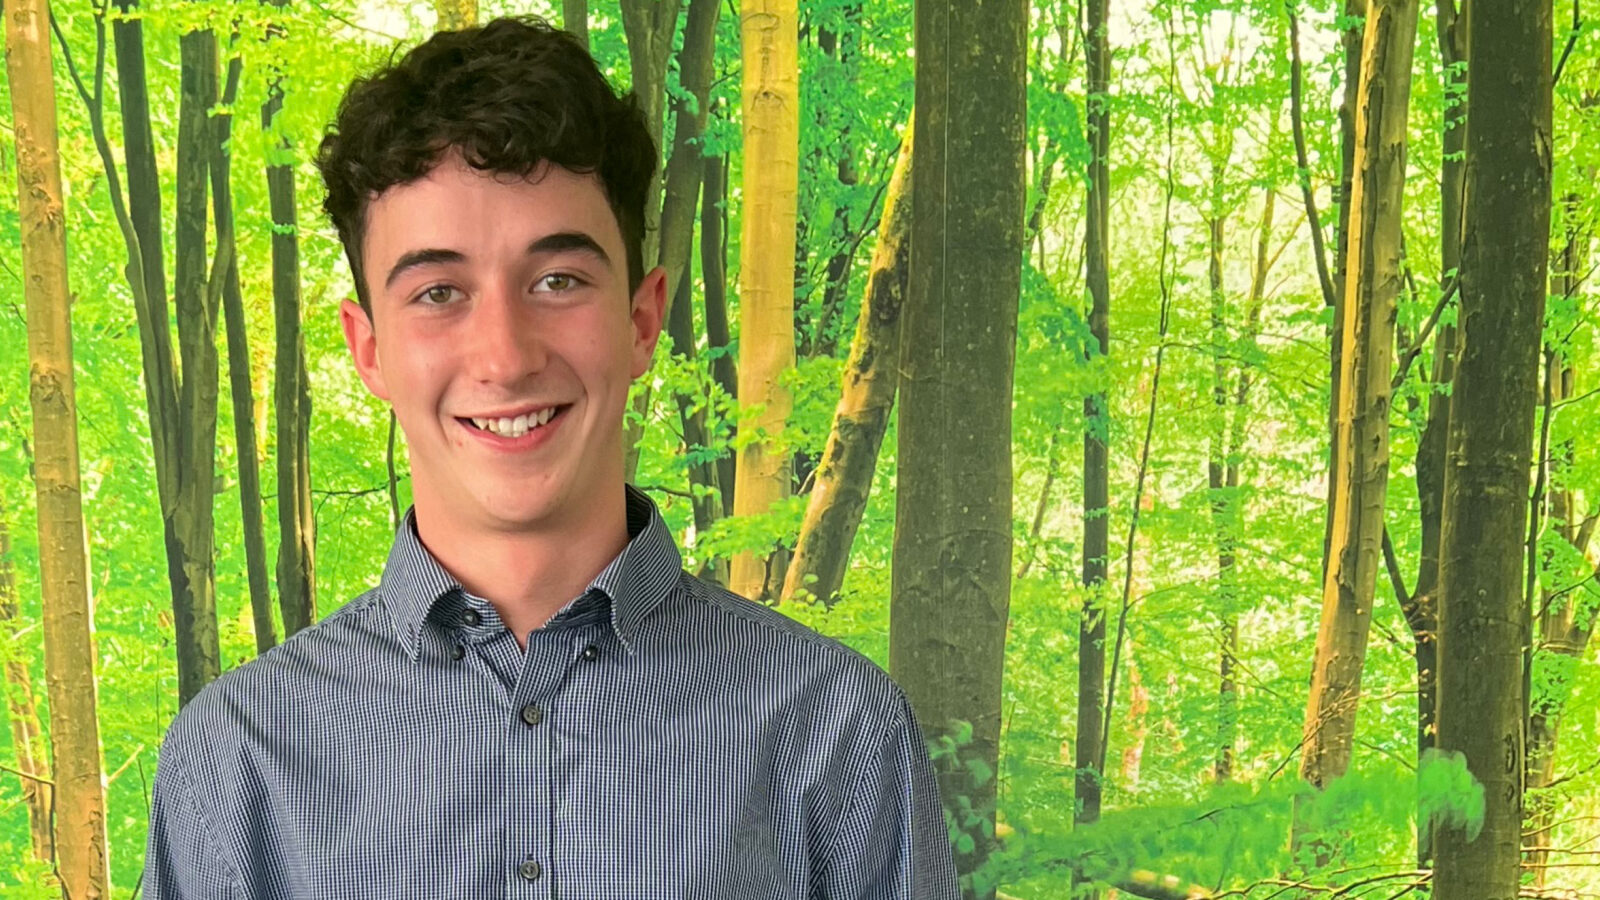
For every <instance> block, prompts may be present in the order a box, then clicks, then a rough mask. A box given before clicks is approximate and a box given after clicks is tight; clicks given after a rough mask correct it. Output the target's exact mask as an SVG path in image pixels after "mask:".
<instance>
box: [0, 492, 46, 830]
mask: <svg viewBox="0 0 1600 900" xmlns="http://www.w3.org/2000/svg"><path fill="white" fill-rule="evenodd" d="M9 527H10V522H9V521H8V520H7V517H6V512H5V510H4V509H0V664H3V665H4V682H3V684H4V686H5V691H6V696H7V697H8V700H7V703H6V713H7V717H8V718H9V720H10V722H11V746H12V747H14V748H15V749H16V756H17V771H18V773H20V774H19V775H18V779H19V781H20V782H21V786H22V802H23V805H24V806H26V807H27V808H28V836H29V841H28V843H29V846H30V847H32V848H33V856H34V858H35V859H38V860H41V861H43V862H49V861H51V860H52V859H54V858H55V838H54V836H53V835H52V834H51V830H50V808H51V806H52V804H53V803H54V802H55V801H54V799H53V798H52V797H51V792H52V791H53V790H54V789H55V788H54V785H53V784H52V783H51V781H50V765H49V756H48V754H49V748H48V746H47V745H46V741H45V735H44V728H43V727H42V725H41V723H40V722H39V710H38V708H37V707H36V706H35V705H34V702H33V678H32V676H30V675H29V674H28V661H27V660H26V659H25V658H23V657H22V656H21V655H20V654H19V653H18V652H17V651H16V650H14V649H13V648H15V647H17V646H18V643H19V642H18V638H19V636H20V634H21V631H22V622H21V620H20V619H19V618H18V606H19V603H18V598H17V581H16V576H15V570H14V569H13V568H12V565H11V532H10V530H9Z"/></svg>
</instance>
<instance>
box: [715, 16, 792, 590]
mask: <svg viewBox="0 0 1600 900" xmlns="http://www.w3.org/2000/svg"><path fill="white" fill-rule="evenodd" d="M739 23H740V33H741V37H742V40H743V45H742V51H741V56H742V58H743V85H742V93H743V107H744V121H743V126H744V211H743V214H742V216H741V231H740V241H739V248H740V249H739V254H740V265H739V403H740V405H741V406H743V407H746V408H750V407H754V408H756V409H757V410H758V411H757V412H756V413H754V414H753V415H749V416H741V417H740V421H739V438H738V440H739V442H740V444H741V445H742V447H741V449H740V450H739V451H738V460H737V469H736V471H735V480H734V496H733V514H734V515H735V516H753V515H761V514H763V513H766V512H768V511H769V510H770V509H771V508H772V506H773V504H775V503H778V502H779V501H782V500H784V499H785V498H787V497H788V496H789V490H790V484H789V482H790V477H791V476H790V465H791V459H790V453H789V450H788V448H787V447H786V446H785V444H784V435H783V430H784V425H785V423H786V422H787V421H788V418H789V409H790V406H791V404H792V402H793V401H792V398H791V397H790V395H789V388H788V387H787V386H785V385H784V384H783V383H782V378H783V373H784V372H785V371H786V370H788V369H791V368H793V367H794V284H793V283H792V281H791V277H792V275H793V273H792V272H791V270H790V266H791V265H792V263H793V260H794V245H795V205H796V203H797V202H798V198H797V196H796V195H797V193H798V191H799V178H800V175H799V158H800V84H799V79H800V70H799V52H800V51H799V36H798V31H797V29H798V27H799V14H798V11H797V8H796V0H742V2H741V5H740V8H739ZM782 570H783V552H782V550H781V549H779V548H777V547H772V548H765V549H757V550H749V551H745V552H743V553H738V554H736V555H735V556H734V558H733V565H732V566H731V569H730V573H729V586H730V588H731V589H732V590H733V591H734V593H737V594H742V595H744V596H746V597H751V598H756V599H762V600H767V601H771V600H775V599H777V595H778V592H779V590H780V589H781V588H782V586H783V571H782Z"/></svg>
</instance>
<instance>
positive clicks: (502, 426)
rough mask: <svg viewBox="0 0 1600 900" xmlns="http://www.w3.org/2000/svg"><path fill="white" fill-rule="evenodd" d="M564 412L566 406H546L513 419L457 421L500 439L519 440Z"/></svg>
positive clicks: (458, 419) (472, 418) (466, 419)
mask: <svg viewBox="0 0 1600 900" xmlns="http://www.w3.org/2000/svg"><path fill="white" fill-rule="evenodd" d="M566 411H567V406H547V407H545V408H544V409H541V410H539V411H537V412H533V413H528V414H526V415H521V416H516V417H515V418H506V417H501V418H498V419H485V418H477V417H470V418H461V417H459V416H458V417H457V421H459V422H462V423H464V424H466V425H467V426H469V427H471V428H476V429H477V430H479V431H487V432H488V433H490V434H494V435H499V436H500V437H506V438H519V437H522V436H523V435H525V434H527V433H528V432H530V431H534V430H536V429H539V428H542V427H544V426H545V425H547V424H548V423H549V422H550V421H551V420H552V419H554V418H556V417H557V416H560V415H561V414H562V413H564V412H566Z"/></svg>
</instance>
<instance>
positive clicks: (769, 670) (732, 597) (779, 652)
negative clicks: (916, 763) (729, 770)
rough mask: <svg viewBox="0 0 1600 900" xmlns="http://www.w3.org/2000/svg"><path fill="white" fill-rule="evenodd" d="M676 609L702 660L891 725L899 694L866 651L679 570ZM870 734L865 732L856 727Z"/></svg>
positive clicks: (877, 726)
mask: <svg viewBox="0 0 1600 900" xmlns="http://www.w3.org/2000/svg"><path fill="white" fill-rule="evenodd" d="M677 594H678V596H679V597H680V598H681V601H680V603H679V604H676V606H677V607H678V608H677V609H674V610H671V611H670V612H669V617H671V618H678V619H681V620H682V622H683V624H684V625H685V626H686V629H685V635H686V637H687V638H688V639H690V640H692V641H694V642H695V644H696V646H697V648H698V652H697V653H696V654H695V656H697V657H698V658H700V659H701V660H703V661H704V662H705V665H707V666H710V667H712V668H713V669H715V670H718V671H719V672H723V673H725V674H727V675H728V676H730V677H733V678H737V679H744V680H747V681H750V682H753V683H754V684H755V686H756V689H758V690H760V689H764V690H767V691H770V692H773V693H776V694H780V695H795V696H801V697H805V698H807V699H810V700H813V701H815V702H817V703H825V704H828V705H829V706H830V707H833V708H834V710H835V712H836V713H847V714H848V715H849V718H851V719H855V720H856V721H857V723H858V724H859V725H860V726H861V727H862V729H863V730H864V731H866V732H869V733H870V732H876V733H878V734H882V733H883V732H885V731H887V730H889V729H892V728H894V727H897V726H898V725H900V724H901V720H902V719H903V718H904V710H905V709H906V702H905V694H904V692H903V691H902V690H901V688H900V686H899V685H898V684H896V683H895V682H894V680H893V679H892V678H890V677H889V673H888V672H885V671H884V670H883V668H882V667H881V666H879V665H878V664H877V663H876V662H874V661H873V660H872V659H871V658H869V657H868V656H866V655H865V654H864V653H862V652H860V651H859V650H856V649H855V648H853V647H851V646H849V645H847V644H845V643H843V642H841V641H840V640H838V639H837V638H834V637H830V636H828V635H825V634H822V633H820V632H818V631H816V630H815V629H813V628H811V627H809V626H807V625H804V624H802V623H800V622H797V621H795V620H794V619H792V618H790V617H789V616H787V615H785V614H784V613H783V611H782V607H772V606H767V605H765V604H762V603H757V602H755V601H753V600H750V599H748V598H745V597H742V596H740V595H738V594H735V593H733V592H731V591H728V590H725V589H723V588H721V587H718V586H717V585H714V584H710V583H708V582H705V581H702V580H700V579H698V578H696V577H694V576H693V575H690V574H688V573H687V572H685V573H684V574H683V575H682V576H681V578H680V581H679V590H678V591H677ZM862 737H863V738H866V737H868V735H867V734H863V735H862Z"/></svg>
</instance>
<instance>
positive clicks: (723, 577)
mask: <svg viewBox="0 0 1600 900" xmlns="http://www.w3.org/2000/svg"><path fill="white" fill-rule="evenodd" d="M689 212H690V215H691V218H692V216H693V213H694V210H693V209H691V210H689ZM690 249H692V248H690V247H685V248H684V250H685V252H687V251H688V250H690ZM667 334H668V336H670V337H671V338H672V350H673V352H674V353H676V354H678V355H680V356H682V357H684V358H685V359H687V360H688V361H689V362H690V364H691V365H692V364H693V363H694V359H695V346H694V296H693V291H692V290H691V289H690V287H689V279H688V278H680V279H678V297H677V299H676V300H674V301H673V303H672V309H671V311H670V313H669V315H668V319H667ZM678 417H679V419H680V421H682V423H683V443H684V448H683V449H684V455H685V458H686V459H687V460H688V468H689V492H690V493H691V494H692V495H693V496H694V499H693V501H692V506H693V508H694V530H695V535H696V536H697V537H698V536H699V535H703V534H705V533H706V531H707V530H708V529H710V528H711V525H712V523H714V522H716V521H717V519H720V518H721V517H722V504H721V501H720V499H719V498H718V496H717V476H716V469H715V467H714V466H713V465H712V463H711V459H710V457H709V453H710V451H709V450H707V449H706V448H707V446H708V445H709V444H710V443H711V438H710V435H709V434H708V433H707V429H706V405H705V402H704V398H703V397H701V398H696V397H692V396H690V395H688V394H679V395H678ZM727 568H728V567H727V562H726V561H725V560H715V561H711V560H704V561H703V562H702V565H701V572H703V573H705V574H707V575H709V576H710V577H711V578H713V579H714V580H715V581H716V582H717V583H718V584H727V583H728V573H727Z"/></svg>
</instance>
